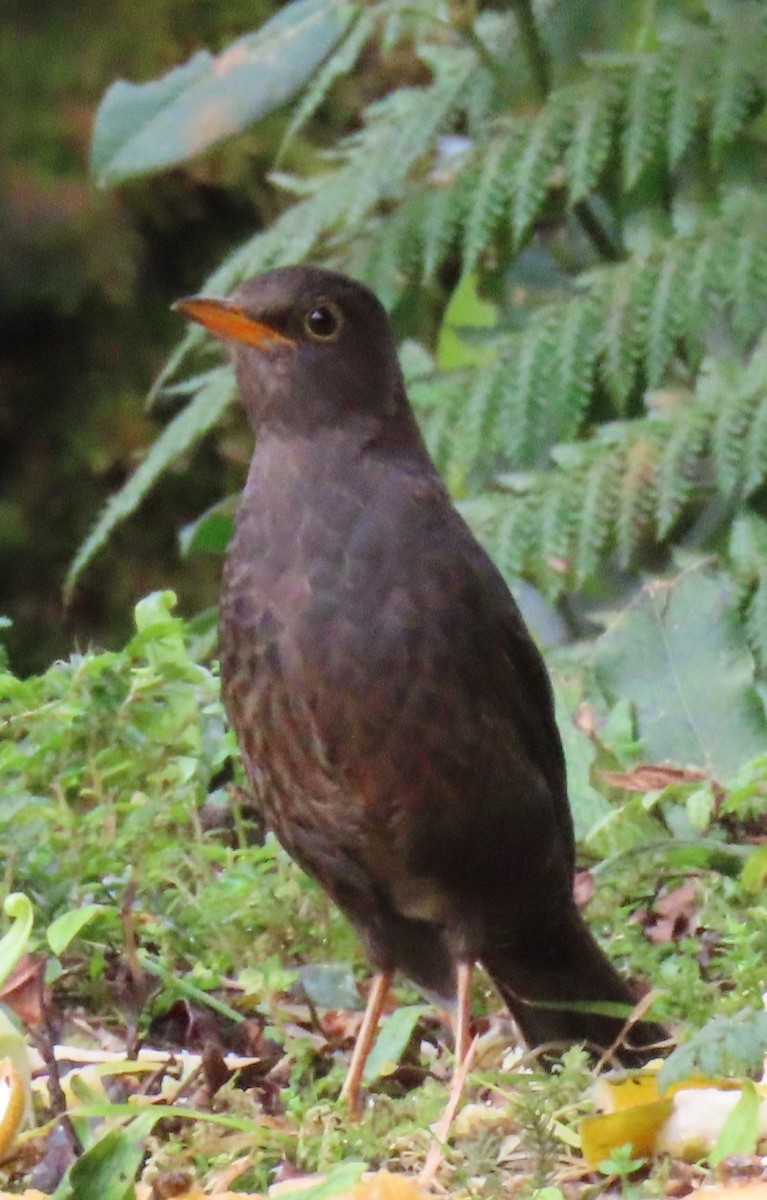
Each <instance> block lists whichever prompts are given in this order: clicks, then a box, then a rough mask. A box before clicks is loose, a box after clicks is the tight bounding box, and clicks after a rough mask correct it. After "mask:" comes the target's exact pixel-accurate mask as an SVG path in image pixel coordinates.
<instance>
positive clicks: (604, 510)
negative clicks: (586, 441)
mask: <svg viewBox="0 0 767 1200" xmlns="http://www.w3.org/2000/svg"><path fill="white" fill-rule="evenodd" d="M618 466H619V463H618V462H617V461H616V454H615V452H614V451H611V450H606V451H603V452H602V453H599V454H597V455H596V456H595V457H594V460H593V462H592V464H591V466H590V467H589V469H588V471H587V472H586V475H585V478H584V480H583V484H582V493H581V497H580V501H579V505H578V524H577V529H576V532H575V539H574V547H573V572H574V576H575V583H576V586H577V587H583V585H584V584H585V583H587V582H588V580H589V579H591V578H593V576H594V575H595V574H596V570H597V565H598V562H599V559H600V557H601V555H602V554H603V553H604V550H605V547H606V545H607V542H608V539H609V537H610V534H611V532H612V526H613V522H614V518H615V512H616V507H617V502H618V486H619V476H618V471H617V467H618Z"/></svg>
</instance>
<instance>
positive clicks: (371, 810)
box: [176, 267, 665, 1105]
mask: <svg viewBox="0 0 767 1200" xmlns="http://www.w3.org/2000/svg"><path fill="white" fill-rule="evenodd" d="M176 307H177V308H178V309H179V311H181V312H182V313H184V314H185V315H186V316H187V317H190V318H191V319H193V320H196V321H199V322H201V323H202V324H203V325H205V326H207V327H208V328H209V329H211V330H212V331H213V332H214V333H215V334H216V335H217V336H219V337H221V338H224V339H226V340H227V341H229V342H230V345H231V348H232V351H233V356H234V362H235V366H236V372H237V380H238V384H239V389H240V394H241V397H242V401H243V403H244V404H245V407H246V409H247V412H248V416H249V418H250V420H251V422H252V424H253V426H254V428H255V429H256V431H257V434H258V440H257V443H256V448H255V452H254V454H253V460H252V462H251V465H250V472H249V474H248V479H247V483H246V486H245V490H244V493H243V496H242V500H241V503H240V507H239V512H238V515H237V522H236V529H235V533H234V537H233V539H232V542H231V545H230V547H229V552H228V556H227V560H226V568H225V572H224V583H223V590H222V595H221V611H220V638H221V671H222V680H223V693H224V701H225V704H226V709H227V712H228V714H229V717H230V719H231V722H232V724H233V726H234V728H235V730H236V732H237V737H238V739H239V743H240V747H241V749H242V754H243V758H244V761H245V766H246V768H247V772H248V775H249V778H250V782H251V784H252V787H253V790H254V792H255V794H256V797H257V800H258V803H259V804H260V806H261V808H262V810H263V813H264V815H265V817H266V820H267V822H268V824H269V825H270V826H271V828H272V829H273V830H274V832H275V834H276V835H277V837H278V838H279V840H280V841H281V842H282V844H283V846H284V847H285V849H286V850H287V851H288V853H289V854H291V855H292V856H293V858H294V859H295V860H296V861H297V862H298V863H300V864H301V866H302V867H303V868H304V869H305V870H306V871H308V872H309V874H310V875H313V876H314V877H315V879H317V880H318V881H319V882H320V883H321V884H322V886H323V887H324V888H325V889H326V890H327V892H328V893H329V894H330V895H331V896H332V898H333V899H334V900H335V902H336V903H337V904H338V905H339V907H340V908H341V909H342V910H343V911H344V912H345V913H346V915H347V917H348V918H349V919H350V920H351V922H352V923H353V925H354V926H355V927H356V929H357V931H358V933H359V935H360V937H361V938H362V941H363V943H364V945H365V948H366V950H367V953H368V955H369V956H370V959H371V961H372V963H373V965H374V967H375V970H376V972H377V976H376V980H375V982H374V985H373V988H372V990H371V993H370V999H369V1001H368V1008H367V1012H366V1016H365V1020H364V1022H363V1028H362V1030H361V1033H360V1037H359V1038H358V1042H357V1047H356V1050H355V1054H354V1057H353V1059H352V1065H351V1067H350V1072H349V1076H348V1077H347V1081H346V1084H345V1085H344V1092H345V1094H346V1095H347V1096H348V1097H349V1099H350V1101H351V1103H352V1105H356V1103H357V1098H358V1090H359V1084H360V1077H361V1073H362V1068H363V1066H364V1060H365V1057H366V1055H367V1052H368V1050H369V1047H370V1043H371V1040H372V1038H373V1036H374V1032H375V1027H376V1024H377V1021H378V1018H379V1016H380V1012H381V1008H382V1005H383V1002H384V999H385V996H386V991H387V988H388V985H389V981H390V979H391V976H392V973H393V972H394V971H395V970H397V969H401V970H402V971H404V973H405V974H406V975H407V976H409V978H410V979H412V980H413V981H414V982H415V983H416V984H418V985H419V986H420V987H421V988H423V989H424V991H425V992H426V993H427V994H429V995H431V996H434V997H438V998H439V999H440V1000H441V1001H442V1002H443V1003H445V1004H448V1005H452V1004H454V1003H455V1000H456V993H458V1017H457V1031H456V1040H457V1053H458V1055H459V1056H461V1055H462V1054H463V1053H465V1050H466V1045H467V1028H468V1013H469V984H470V975H471V967H472V965H473V964H474V963H475V962H477V961H479V962H481V964H482V965H483V967H484V968H485V970H486V971H487V972H488V973H489V974H490V976H491V977H492V979H493V981H494V982H495V984H496V987H497V988H498V990H499V992H500V993H501V996H502V997H503V999H504V1001H505V1002H506V1004H507V1005H508V1007H509V1009H510V1011H511V1013H512V1014H513V1016H514V1018H515V1019H516V1021H517V1024H518V1025H519V1028H520V1029H521V1031H522V1034H523V1036H524V1038H525V1040H526V1042H527V1043H528V1044H529V1045H530V1046H539V1045H541V1044H544V1043H549V1042H560V1043H561V1042H566V1043H571V1042H587V1043H589V1044H591V1045H593V1046H596V1047H600V1048H602V1049H607V1048H609V1047H610V1046H611V1045H613V1043H615V1042H618V1043H619V1045H618V1049H617V1051H616V1057H617V1058H618V1059H619V1060H622V1061H624V1062H629V1063H633V1062H635V1061H639V1060H641V1059H642V1058H643V1057H648V1055H647V1054H646V1053H643V1051H644V1048H645V1047H647V1046H649V1045H651V1044H654V1043H657V1042H658V1041H661V1040H662V1039H663V1038H664V1037H665V1033H664V1030H663V1029H662V1028H660V1027H659V1026H657V1025H655V1024H652V1023H650V1022H647V1021H640V1022H638V1023H636V1024H635V1025H634V1026H633V1027H632V1028H631V1031H630V1039H631V1040H630V1041H629V1040H628V1037H626V1038H624V1039H623V1041H621V1037H622V1033H623V1026H624V1022H623V1020H621V1019H619V1018H616V1017H613V1016H605V1015H602V1014H598V1013H596V1012H593V1011H587V1008H588V1005H589V1003H593V1002H603V1001H608V1002H618V1003H620V1004H624V1005H628V1006H632V1005H633V1004H634V998H633V997H632V995H631V993H630V991H629V989H628V987H627V986H626V984H625V983H624V982H623V980H622V979H621V977H620V976H619V975H618V973H617V972H616V971H615V970H614V968H613V967H612V966H611V965H610V963H609V962H608V960H607V959H606V958H605V956H604V954H603V953H602V951H601V950H600V949H599V947H598V946H597V943H596V942H595V940H594V938H593V937H592V935H591V933H590V932H589V930H588V928H587V927H586V925H585V924H584V922H583V920H582V918H581V916H580V914H579V912H578V910H577V908H576V906H575V904H574V902H573V869H574V844H573V826H572V818H571V815H570V808H569V805H568V799H567V789H566V780H565V766H564V759H563V755H562V746H561V742H560V738H559V733H558V731H557V727H556V724H555V721H554V708H553V702H552V693H551V686H550V683H549V679H548V676H547V673H546V668H545V667H544V664H543V661H542V659H541V656H540V654H539V653H538V650H537V649H536V647H535V645H534V643H533V641H532V639H531V638H530V635H529V633H528V632H527V629H526V628H525V625H524V622H523V620H522V617H521V615H520V612H519V609H518V608H517V606H516V604H515V602H514V600H513V598H512V596H511V594H510V592H509V590H508V588H507V586H506V584H505V583H504V581H503V579H502V577H501V575H500V574H499V572H498V571H497V570H496V568H495V567H494V565H493V563H492V562H491V560H490V559H489V558H488V556H487V554H485V552H484V550H483V549H482V548H481V546H480V545H479V544H478V543H477V541H476V540H475V538H474V537H473V535H472V534H471V532H470V531H469V529H468V527H467V526H466V524H465V523H464V521H463V519H462V518H461V517H460V516H459V514H458V513H457V512H456V510H455V508H454V507H453V505H452V504H451V502H450V498H449V496H448V494H447V492H446V490H445V487H444V485H443V483H442V481H441V479H440V477H439V475H438V474H437V471H436V469H435V467H434V465H433V463H432V462H431V459H430V458H429V455H428V453H427V451H426V448H425V446H424V443H423V440H422V438H421V435H420V433H419V431H418V427H417V425H416V422H415V419H414V416H413V413H412V410H411V408H410V404H409V403H408V399H407V396H406V394H405V387H404V384H403V380H402V376H401V373H400V369H399V365H398V361H397V356H396V353H395V347H394V342H393V339H392V336H391V332H390V329H389V325H388V321H387V318H386V314H385V312H384V310H383V308H382V306H381V304H380V303H379V302H378V300H377V299H376V297H375V296H374V295H373V294H372V293H371V292H370V291H368V289H367V288H365V287H362V286H361V285H360V284H358V283H355V282H353V281H352V280H351V279H348V278H346V277H345V276H344V275H340V274H335V273H332V272H330V271H325V270H320V269H317V268H309V267H289V268H284V269H281V270H275V271H270V272H269V273H268V274H266V275H262V276H261V277H259V278H256V279H252V280H250V281H248V282H247V283H244V284H243V285H242V286H241V287H239V288H238V289H237V290H236V291H235V292H234V293H233V295H232V296H231V298H229V299H228V300H218V299H207V298H205V297H197V298H191V299H188V300H182V301H180V302H179V303H178V305H177V306H176ZM573 1006H574V1007H573ZM578 1006H584V1007H582V1008H580V1009H579V1008H578Z"/></svg>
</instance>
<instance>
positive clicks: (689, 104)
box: [666, 21, 719, 167]
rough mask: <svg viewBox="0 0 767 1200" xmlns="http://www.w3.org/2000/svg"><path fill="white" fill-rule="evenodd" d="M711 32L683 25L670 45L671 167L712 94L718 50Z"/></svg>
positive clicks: (687, 24)
mask: <svg viewBox="0 0 767 1200" xmlns="http://www.w3.org/2000/svg"><path fill="white" fill-rule="evenodd" d="M718 48H719V47H718V45H717V41H716V39H715V38H714V36H713V35H712V32H711V30H709V29H701V28H699V27H698V26H696V25H694V24H693V23H692V22H691V21H689V22H686V23H685V26H684V33H683V35H682V36H680V37H679V38H678V39H675V40H674V42H673V48H672V51H671V52H672V54H673V60H674V62H673V69H672V71H671V73H670V77H669V86H670V89H671V95H670V100H669V108H668V125H667V129H666V141H667V146H668V160H669V163H670V164H671V166H672V167H675V166H677V164H678V163H679V160H680V159H681V157H682V155H683V154H684V152H685V150H686V149H687V147H688V146H689V144H690V139H691V138H692V135H693V133H694V132H695V128H696V126H697V125H698V123H699V121H700V120H701V114H702V111H703V107H704V105H705V103H706V101H707V100H708V98H709V96H710V94H711V81H712V76H713V71H714V64H715V62H716V54H717V51H718Z"/></svg>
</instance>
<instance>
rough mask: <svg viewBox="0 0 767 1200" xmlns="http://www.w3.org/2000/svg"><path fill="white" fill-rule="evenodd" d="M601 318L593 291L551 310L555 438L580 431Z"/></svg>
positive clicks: (550, 383) (571, 435)
mask: <svg viewBox="0 0 767 1200" xmlns="http://www.w3.org/2000/svg"><path fill="white" fill-rule="evenodd" d="M601 318H602V313H601V311H600V304H599V300H598V298H597V297H596V296H595V295H593V294H586V295H585V296H578V297H576V298H575V299H573V300H569V301H568V302H567V303H566V304H562V305H558V306H557V308H556V310H555V311H554V312H553V313H552V326H553V327H554V328H555V329H556V337H555V339H554V346H553V358H552V362H551V371H550V376H549V379H548V383H549V386H550V388H551V399H550V404H551V408H552V409H553V410H554V411H555V412H556V413H557V424H556V429H557V436H556V441H569V440H570V439H571V438H573V437H575V436H576V434H577V433H578V432H579V431H580V427H581V423H582V421H583V417H584V414H585V412H586V409H587V408H588V404H589V400H590V399H591V392H592V387H593V381H594V368H595V363H596V357H597V350H598V329H599V324H600V320H601Z"/></svg>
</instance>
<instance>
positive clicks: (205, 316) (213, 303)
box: [172, 296, 295, 348]
mask: <svg viewBox="0 0 767 1200" xmlns="http://www.w3.org/2000/svg"><path fill="white" fill-rule="evenodd" d="M172 308H173V311H174V312H180V313H183V315H184V316H185V317H188V318H189V320H190V321H199V323H200V325H204V326H205V328H206V329H209V330H210V331H211V333H214V334H215V335H216V337H219V338H233V339H234V340H235V341H237V342H245V344H246V345H248V346H261V347H262V348H263V347H266V346H268V345H270V344H271V345H274V344H275V343H276V342H281V343H282V344H283V345H286V346H294V345H295V342H294V340H293V338H289V337H285V334H284V333H279V332H278V330H276V329H273V328H272V326H271V325H266V324H265V323H264V322H263V321H255V320H254V319H253V317H251V316H249V315H248V314H247V313H246V312H245V310H244V309H243V308H241V307H240V305H239V304H234V303H233V302H232V301H231V300H216V299H214V298H213V297H206V296H188V297H186V298H185V299H184V300H177V301H176V303H175V304H174V305H172Z"/></svg>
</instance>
